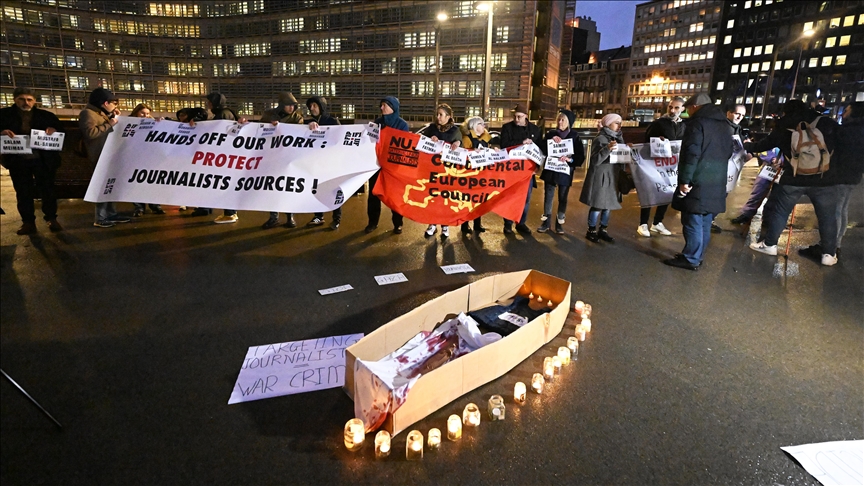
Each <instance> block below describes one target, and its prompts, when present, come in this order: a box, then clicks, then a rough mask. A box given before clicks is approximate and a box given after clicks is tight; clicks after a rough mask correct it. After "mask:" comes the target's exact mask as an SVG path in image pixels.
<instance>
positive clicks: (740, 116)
mask: <svg viewBox="0 0 864 486" xmlns="http://www.w3.org/2000/svg"><path fill="white" fill-rule="evenodd" d="M732 115H733V116H734V117H735V118H743V117H745V116H747V114H746V113H732Z"/></svg>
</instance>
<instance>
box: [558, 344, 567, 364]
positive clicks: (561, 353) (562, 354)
mask: <svg viewBox="0 0 864 486" xmlns="http://www.w3.org/2000/svg"><path fill="white" fill-rule="evenodd" d="M558 358H559V359H560V360H561V364H563V365H564V366H567V365H568V364H570V349H568V348H567V346H560V347H559V348H558Z"/></svg>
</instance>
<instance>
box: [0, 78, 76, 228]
mask: <svg viewBox="0 0 864 486" xmlns="http://www.w3.org/2000/svg"><path fill="white" fill-rule="evenodd" d="M12 97H13V99H14V100H15V106H10V107H8V108H3V109H2V110H0V133H2V134H3V135H6V136H7V137H10V138H14V137H15V136H16V135H18V136H21V135H30V130H31V129H32V130H44V131H45V133H47V134H48V135H51V134H53V133H54V132H57V131H59V128H60V126H61V125H60V120H59V119H58V118H57V116H56V115H55V114H54V113H51V112H50V111H47V110H42V109H39V108H36V97H35V96H34V94H33V91H32V90H30V89H28V88H15V91H14V92H13V93H12ZM3 166H4V167H6V168H7V169H9V177H10V178H11V179H12V186H13V187H14V188H15V197H16V199H17V202H18V214H20V215H21V228H19V229H18V231H17V233H18V234H19V235H30V234H33V233H36V207H35V205H34V203H33V200H34V199H36V198H37V197H41V198H42V214H43V217H44V219H45V221H47V222H48V229H49V230H51V231H62V230H63V227H62V226H60V223H58V222H57V196H56V195H55V193H54V177H55V176H56V174H57V169H58V168H59V167H60V151H54V150H38V149H33V153H32V154H30V155H23V154H22V155H13V154H5V155H4V156H3ZM34 181H35V185H34ZM37 188H38V195H37V191H36V189H37Z"/></svg>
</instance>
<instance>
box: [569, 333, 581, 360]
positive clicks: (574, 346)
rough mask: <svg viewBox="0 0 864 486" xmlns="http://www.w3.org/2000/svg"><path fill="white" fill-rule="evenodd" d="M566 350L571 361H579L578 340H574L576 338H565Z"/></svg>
mask: <svg viewBox="0 0 864 486" xmlns="http://www.w3.org/2000/svg"><path fill="white" fill-rule="evenodd" d="M567 348H568V349H569V350H570V357H571V358H572V359H573V361H576V360H577V359H579V340H578V339H576V336H570V337H568V338H567Z"/></svg>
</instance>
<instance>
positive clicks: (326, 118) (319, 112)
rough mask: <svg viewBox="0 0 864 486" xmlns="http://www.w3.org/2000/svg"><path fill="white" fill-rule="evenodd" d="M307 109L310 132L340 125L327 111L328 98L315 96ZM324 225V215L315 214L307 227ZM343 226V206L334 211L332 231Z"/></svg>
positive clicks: (308, 102) (307, 101)
mask: <svg viewBox="0 0 864 486" xmlns="http://www.w3.org/2000/svg"><path fill="white" fill-rule="evenodd" d="M306 108H308V109H309V115H310V116H309V118H307V119H305V120H304V123H308V124H309V129H310V130H317V129H318V125H325V126H326V125H340V123H339V120H337V119H336V118H334V117H332V116H330V112H329V111H328V110H327V98H325V97H323V96H313V97H311V98H309V99H308V100H306ZM322 224H324V213H315V215H314V217H313V218H312V220H311V221H309V222H308V223H306V226H307V227H312V226H321V225H322ZM340 224H342V206H339V207H338V208H336V209H334V210H333V222H332V223H330V229H332V230H337V229H339V225H340Z"/></svg>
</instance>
